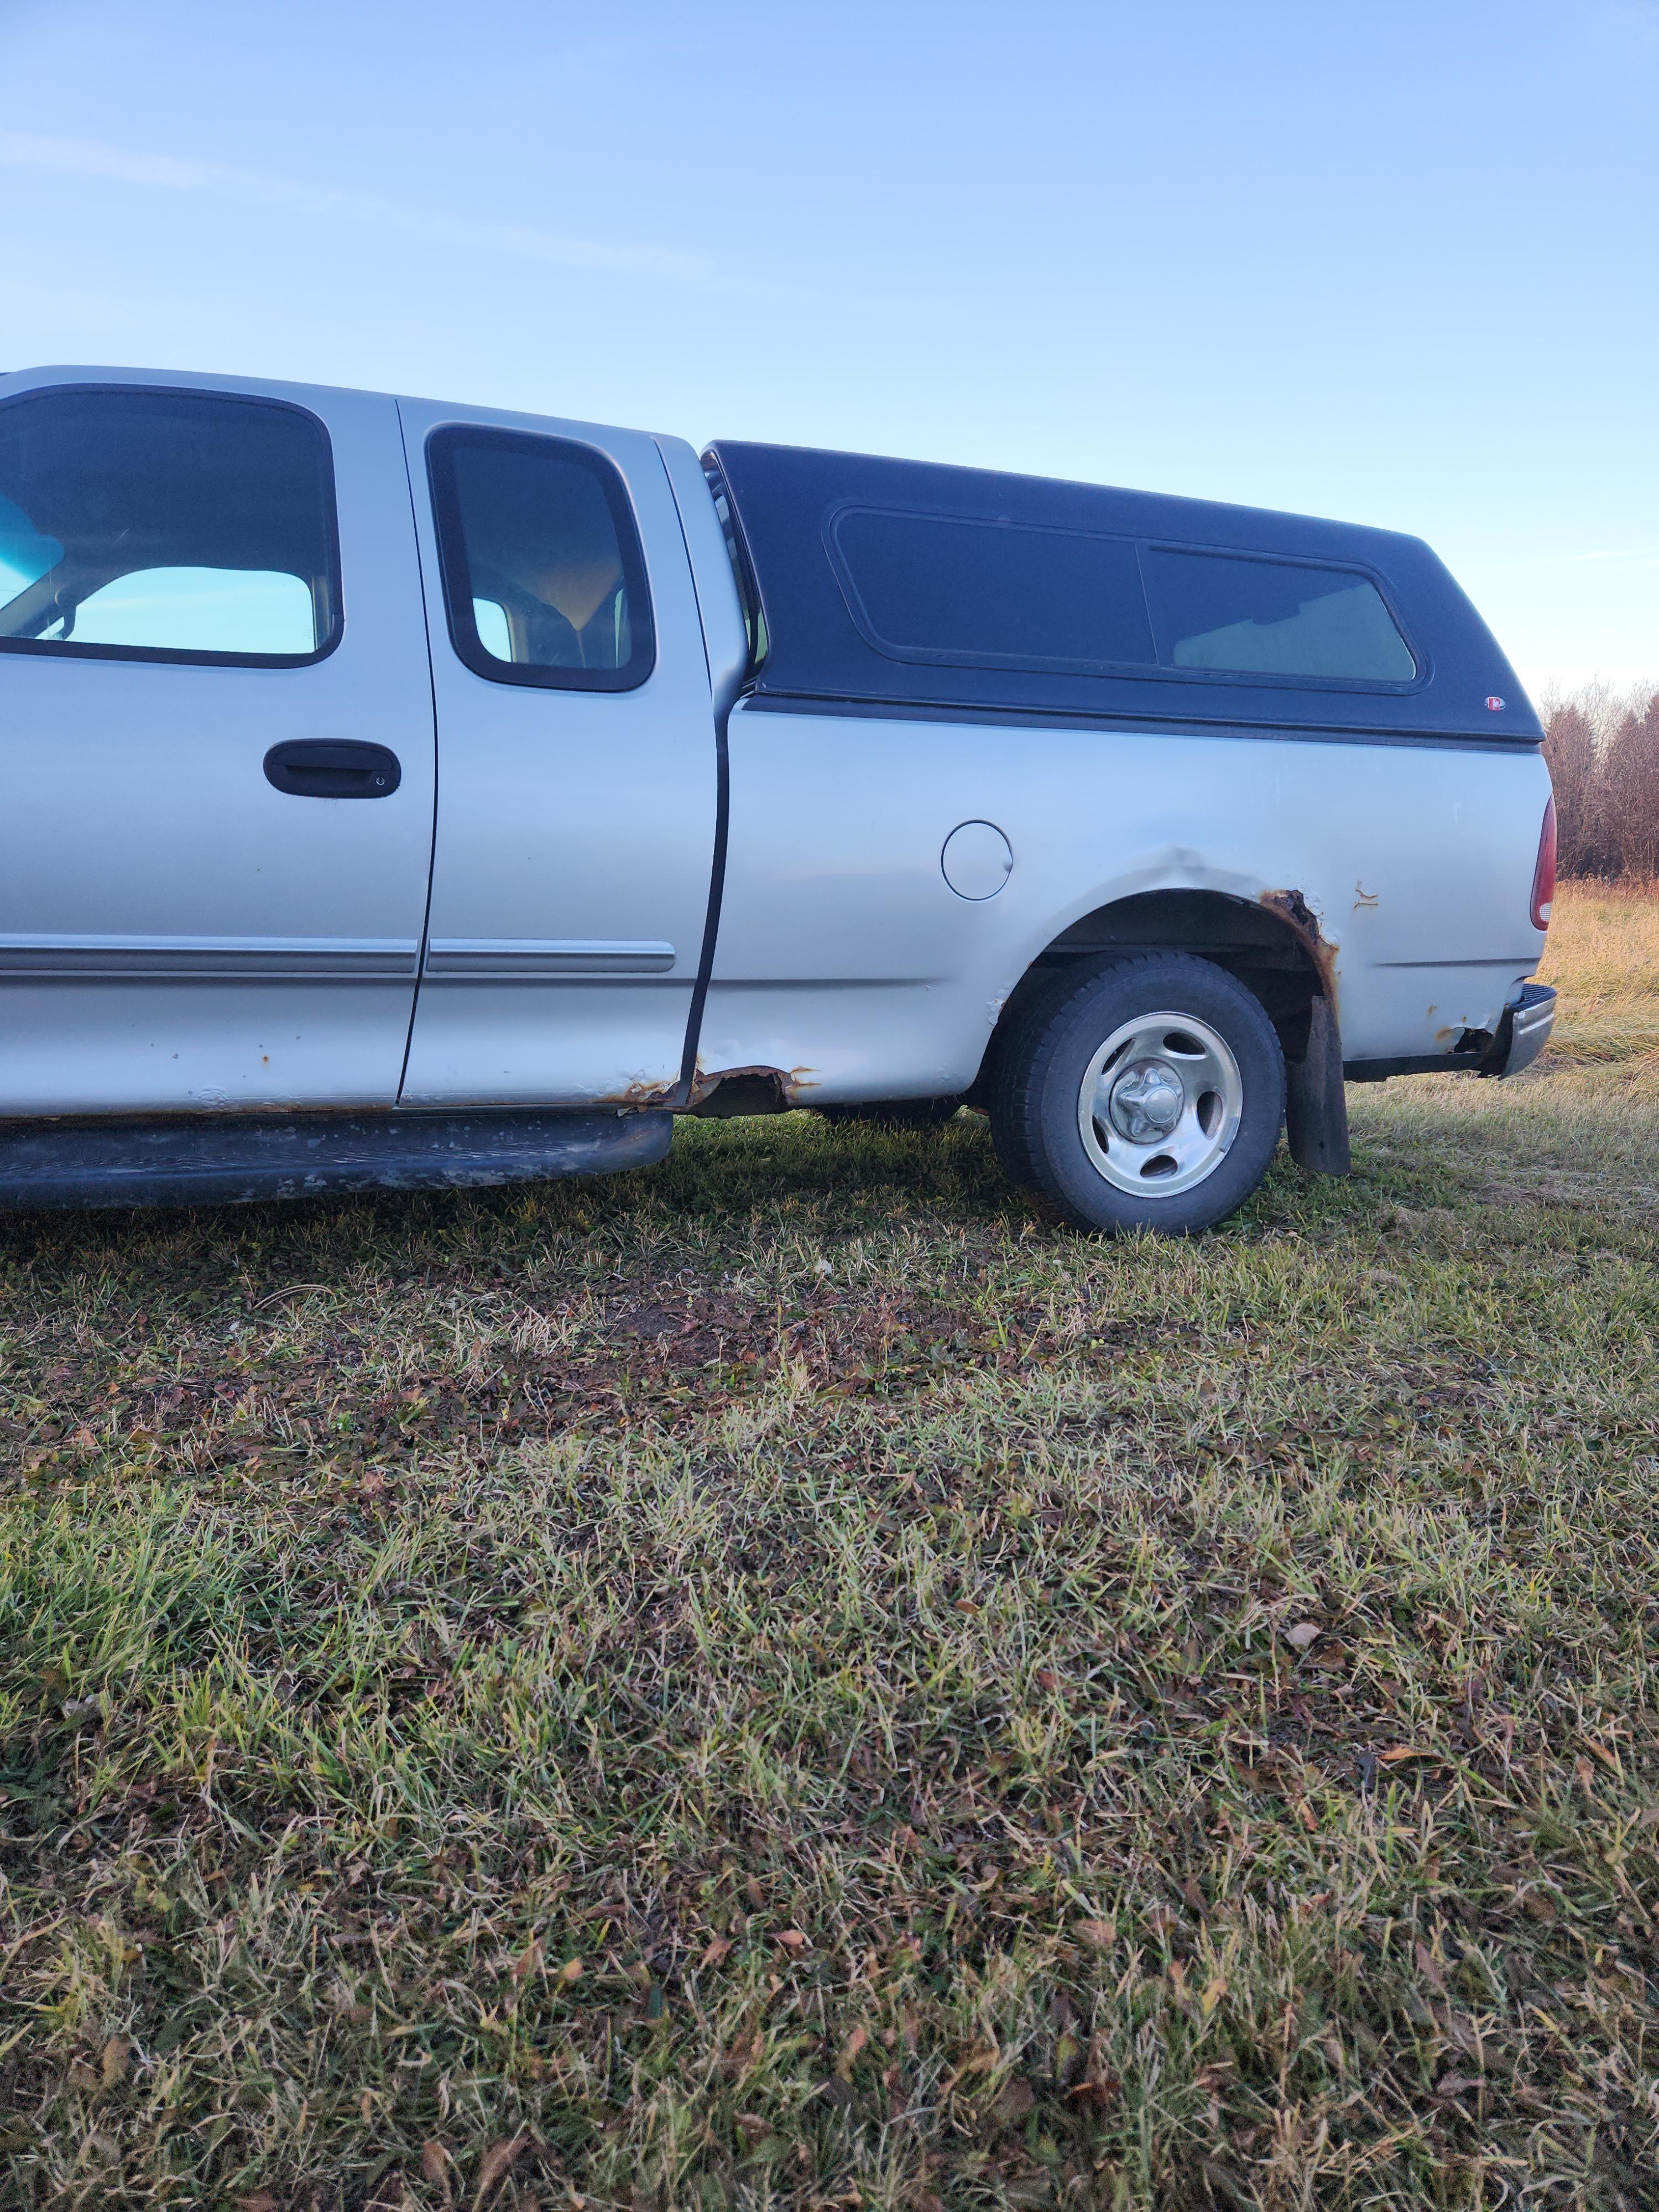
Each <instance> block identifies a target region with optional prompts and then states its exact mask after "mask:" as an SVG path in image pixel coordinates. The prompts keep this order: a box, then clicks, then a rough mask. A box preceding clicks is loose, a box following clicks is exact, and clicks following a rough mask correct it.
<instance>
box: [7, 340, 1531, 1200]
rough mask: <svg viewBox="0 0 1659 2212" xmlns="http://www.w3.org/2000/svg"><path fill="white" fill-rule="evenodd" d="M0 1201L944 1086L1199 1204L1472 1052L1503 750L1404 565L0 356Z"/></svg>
mask: <svg viewBox="0 0 1659 2212" xmlns="http://www.w3.org/2000/svg"><path fill="white" fill-rule="evenodd" d="M0 706H3V711H0V761H3V768H0V774H3V789H4V804H3V807H0V1203H4V1204H8V1205H11V1206H92V1205H126V1204H131V1203H142V1202H149V1201H156V1200H171V1201H181V1200H215V1201H220V1200H243V1199H256V1198H264V1197H275V1196H283V1195H291V1194H298V1193H302V1192H312V1191H328V1190H341V1189H362V1188H379V1187H386V1186H391V1187H399V1188H410V1187H417V1186H434V1185H452V1186H462V1185H471V1184H482V1183H491V1182H507V1181H513V1180H518V1179H532V1178H540V1177H544V1176H556V1175H565V1174H580V1173H594V1172H599V1171H602V1170H607V1169H613V1168H621V1167H629V1166H636V1165H641V1164H648V1163H650V1162H652V1161H654V1160H657V1159H659V1158H661V1157H662V1156H663V1155H664V1154H665V1152H666V1151H667V1149H668V1146H669V1143H670V1140H671V1133H672V1127H673V1116H674V1115H677V1114H701V1115H719V1114H754V1113H763V1112H777V1111H782V1110H785V1109H790V1108H795V1107H811V1108H813V1109H818V1110H820V1111H827V1112H830V1113H842V1114H864V1115H886V1116H888V1117H890V1118H894V1119H898V1120H910V1121H917V1122H921V1123H926V1122H927V1121H933V1120H935V1119H939V1118H942V1117H943V1116H945V1115H948V1114H951V1113H953V1112H954V1111H955V1110H956V1109H957V1107H958V1106H959V1105H961V1104H963V1103H967V1104H969V1105H970V1106H975V1107H978V1108H981V1109H983V1110H984V1111H985V1112H987V1114H988V1115H989V1118H990V1122H991V1128H992V1133H993V1136H994V1142H995V1145H996V1147H997V1152H998V1154H999V1156H1000V1159H1001V1160H1002V1162H1003V1164H1004V1165H1005V1167H1006V1170H1007V1171H1008V1173H1009V1174H1010V1176H1012V1177H1013V1178H1014V1180H1015V1181H1016V1182H1018V1183H1020V1184H1022V1185H1024V1187H1025V1188H1028V1189H1029V1190H1030V1191H1031V1192H1032V1193H1033V1194H1035V1195H1036V1197H1037V1199H1038V1200H1040V1201H1042V1202H1043V1203H1044V1204H1046V1206H1047V1207H1048V1210H1049V1211H1050V1212H1058V1213H1059V1214H1060V1215H1062V1216H1064V1217H1065V1218H1069V1219H1070V1220H1072V1221H1073V1222H1075V1223H1077V1224H1079V1225H1083V1226H1085V1227H1091V1228H1097V1229H1106V1230H1116V1229H1123V1228H1136V1227H1147V1228H1151V1229H1154V1230H1161V1231H1172V1232H1187V1231H1193V1230H1196V1229H1200V1228H1203V1227H1205V1226H1206V1225H1209V1224H1211V1223H1213V1222H1215V1221H1218V1220H1219V1219H1221V1218H1223V1217H1224V1216H1225V1215H1226V1214H1228V1213H1229V1212H1231V1211H1232V1210H1233V1209H1234V1208H1235V1207H1236V1206H1238V1205H1239V1204H1240V1202H1241V1201H1242V1200H1243V1199H1244V1198H1246V1197H1247V1196H1248V1195H1249V1193H1250V1192H1251V1191H1252V1190H1253V1189H1254V1188H1255V1185H1256V1184H1257V1182H1259V1181H1260V1179H1261V1176H1262V1174H1263V1173H1264V1171H1265V1170H1266V1168H1267V1164H1268V1161H1269V1159H1270V1158H1271V1157H1272V1155H1273V1150H1274V1148H1275V1146H1276V1145H1277V1144H1278V1141H1279V1135H1280V1133H1281V1131H1285V1133H1287V1136H1288V1141H1289V1145H1290V1149H1291V1153H1292V1155H1293V1156H1294V1157H1295V1158H1296V1159H1297V1161H1299V1162H1300V1163H1301V1164H1303V1165H1304V1167H1307V1168H1310V1169H1312V1170H1322V1171H1324V1172H1328V1173H1339V1174H1340V1173H1341V1172H1343V1171H1344V1170H1345V1169H1346V1164H1347V1133H1346V1115H1345V1109H1344V1095H1345V1094H1344V1088H1343V1085H1344V1078H1345V1076H1346V1079H1348V1080H1351V1081H1352V1080H1360V1081H1363V1080H1365V1079H1379V1078H1382V1077H1384V1076H1388V1075H1394V1074H1403V1073H1413V1072H1415V1071H1426V1070H1449V1069H1467V1070H1470V1071H1473V1072H1475V1073H1480V1074H1486V1075H1504V1074H1506V1073H1512V1072H1513V1071H1514V1070H1515V1069H1516V1068H1517V1067H1519V1066H1523V1065H1524V1064H1525V1063H1526V1062H1527V1061H1528V1060H1530V1059H1532V1058H1533V1057H1534V1055H1535V1054H1537V1052H1538V1051H1539V1050H1540V1048H1541V1046H1542V1044H1543V1042H1544V1039H1545V1036H1546V1035H1547V1030H1548V1027H1549V1023H1550V1018H1551V1014H1552V1011H1553V994H1551V993H1550V992H1548V991H1547V990H1546V989H1544V988H1542V987H1540V986H1538V985H1536V984H1534V983H1530V982H1529V981H1528V977H1529V976H1530V975H1531V974H1532V971H1533V969H1534V968H1535V966H1536V965H1537V963H1538V960H1539V957H1540V956H1541V952H1542V950H1543V945H1544V930H1545V926H1546V923H1547V919H1548V902H1549V898H1550V894H1551V888H1552V884H1551V878H1552V877H1553V816H1552V813H1551V808H1550V790H1549V779H1548V776H1547V772H1546V769H1545V767H1544V763H1543V761H1542V758H1541V753H1540V739H1541V732H1540V729H1539V726H1538V722H1537V720H1536V718H1535V716H1534V714H1533V712H1532V710H1531V708H1529V707H1528V704H1527V702H1526V701H1525V699H1524V698H1523V696H1522V693H1521V690H1520V687H1519V685H1518V684H1517V683H1516V678H1515V676H1514V674H1513V672H1512V671H1511V670H1510V667H1509V665H1508V664H1507V663H1506V661H1505V660H1504V656H1503V654H1502V653H1501V652H1500V651H1499V650H1498V647H1497V645H1496V644H1495V643H1494V641H1493V640H1492V636H1491V635H1490V634H1489V633H1488V631H1487V630H1486V628H1485V626H1484V625H1483V624H1482V623H1481V622H1480V618H1479V617H1478V616H1477V615H1476V614H1475V612H1474V609H1473V608H1472V607H1471V606H1470V605H1469V603H1468V600H1467V599H1465V598H1464V597H1463V595H1462V592H1460V591H1459V589H1458V588H1457V586H1456V585H1455V583H1454V582H1453V581H1452V580H1451V578H1450V577H1449V574H1447V572H1446V570H1445V569H1444V568H1443V567H1442V565H1441V564H1440V562H1438V561H1437V559H1436V558H1435V556H1434V555H1433V554H1432V553H1431V552H1430V551H1429V550H1428V549H1427V547H1426V546H1425V545H1424V544H1421V543H1420V542H1419V540H1417V539H1415V538H1405V537H1401V536H1398V535H1396V534H1395V533H1393V532H1385V531H1377V530H1367V529H1360V528H1357V527H1353V526H1348V525H1344V524H1337V523H1332V522H1323V521H1316V520H1309V519H1306V518H1304V517H1299V516H1294V515H1289V514H1280V513H1269V512H1265V511H1261V510H1257V509H1253V508H1247V507H1227V506H1219V505H1214V504H1211V503H1208V502H1206V501H1194V500H1186V499H1173V498H1165V497H1159V496H1155V495H1150V494H1146V493H1141V492H1131V491H1123V490H1115V489H1106V488H1103V487H1100V486H1096V485H1091V484H1079V483H1061V482H1055V481H1049V480H1047V479H1043V478H1038V477H1018V476H1005V475H998V474H994V473H991V472H988V471H980V470H973V469H960V468H948V467H940V466H933V465H924V464H921V463H915V462H908V461H897V460H884V459H871V458H868V457H865V456H860V455H852V454H842V453H820V452H813V451H808V450H803V449H799V448H791V447H776V446H763V445H752V444H726V443H721V444H720V445H717V446H714V447H711V448H710V449H709V450H708V452H707V453H704V454H703V455H702V457H701V458H699V456H698V455H697V454H696V452H695V451H694V450H693V448H692V447H690V446H688V445H684V444H683V443H681V442H680V441H678V440H677V439H672V438H659V437H652V436H648V435H646V434H644V433H643V432H641V431H636V430H618V429H609V428H599V427H596V426H595V425H593V424H592V423H585V422H562V421H557V420H554V419H550V418H543V417H540V416H524V415H512V414H504V413H502V412H501V411H499V410H491V409H487V408H478V407H454V406H444V405H439V404H435V403H433V402H431V401H428V400H411V399H398V398H387V397H380V396H377V395H374V394H370V393H366V392H343V391H331V390H322V389H312V388H310V387H301V386H295V385H289V384H279V383H270V382H264V381H260V380H242V379H235V378H228V377H218V376H196V375H179V374H172V373H167V374H155V373H144V372H142V371H137V370H129V369H118V370H110V369H94V368H52V369H37V370H29V371H26V372H23V373H21V374H14V375H8V376H3V377H0Z"/></svg>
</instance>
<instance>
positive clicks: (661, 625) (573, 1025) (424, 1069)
mask: <svg viewBox="0 0 1659 2212" xmlns="http://www.w3.org/2000/svg"><path fill="white" fill-rule="evenodd" d="M402 404H403V412H404V429H405V435H406V438H407V442H408V448H409V456H410V472H411V476H412V479H413V483H414V486H415V494H416V511H417V513H418V515H419V518H420V535H421V553H422V567H423V569H424V572H425V579H426V592H427V619H428V628H429V630H430V635H431V645H432V667H433V683H434V692H435V698H436V702H437V710H438V757H439V793H440V798H439V807H438V831H437V841H436V845H435V852H434V860H433V878H432V907H431V917H430V922H429V925H428V943H427V952H426V959H425V966H424V970H423V973H422V981H421V990H420V1000H419V1004H418V1006H417V1008H416V1017H415V1028H414V1035H413V1039H412V1042H411V1045H410V1057H409V1069H408V1073H407V1075H406V1077H405V1079H404V1094H403V1095H404V1103H406V1104H410V1105H437V1104H449V1103H481V1104H489V1103H509V1102H514V1101H523V1102H526V1103H550V1104H567V1103H568V1104H577V1103H592V1102H597V1101H608V1100H616V1101H617V1102H618V1103H640V1102H641V1101H642V1100H645V1099H647V1098H649V1097H652V1096H653V1095H655V1094H659V1093H661V1092H663V1091H667V1090H669V1089H670V1088H671V1086H672V1085H674V1084H675V1083H676V1082H677V1081H678V1078H679V1074H680V1063H681V1059H682V1055H683V1053H684V1043H685V1035H686V1025H687V1019H688V1016H689V1013H690V1005H691V994H692V986H693V984H694V982H695V981H696V974H697V967H698V960H699V956H700V952H701V948H702V935H703V930H704V925H705V921H706V918H707V915H708V899H709V886H710V879H711V875H712V870H713V862H714V817H715V750H714V713H713V708H712V705H711V700H710V689H709V678H708V664H707V661H706V659H705V657H704V653H703V644H702V625H701V623H700V620H699V616H698V608H697V600H696V592H695V590H694V588H693V585H692V580H691V573H690V562H689V561H688V558H687V555H686V550H685V542H684V536H683V534H682V531H681V527H680V521H679V516H678V510H677V508H676V506H675V502H674V496H673V493H672V490H671V487H670V483H669V480H668V476H667V472H666V470H665V465H664V462H663V458H662V455H661V454H660V453H659V451H658V449H657V447H656V445H655V443H654V442H653V440H651V439H650V438H648V437H646V436H644V435H639V434H636V433H634V432H629V431H623V430H600V429H595V428H592V427H591V426H588V425H584V424H577V423H562V422H544V421H539V420H536V419H533V418H526V417H524V416H495V415H486V414H483V413H481V412H476V411H465V412H458V411H457V410H453V409H442V408H439V407H436V406H433V405H431V404H422V403H415V402H409V401H404V403H402Z"/></svg>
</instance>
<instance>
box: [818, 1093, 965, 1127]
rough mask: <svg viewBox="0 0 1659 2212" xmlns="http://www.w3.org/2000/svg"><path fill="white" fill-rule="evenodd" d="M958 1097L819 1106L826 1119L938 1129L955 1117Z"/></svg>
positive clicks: (898, 1099)
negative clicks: (859, 1104) (861, 1104)
mask: <svg viewBox="0 0 1659 2212" xmlns="http://www.w3.org/2000/svg"><path fill="white" fill-rule="evenodd" d="M961 1103H962V1101H961V1099H960V1098H878V1099H872V1101H871V1102H870V1103H868V1104H867V1105H863V1106H819V1107H816V1108H815V1109H813V1110H814V1111H815V1112H816V1113H818V1114H821V1115H823V1119H824V1120H825V1121H862V1122H865V1123H866V1124H873V1125H874V1126H875V1127H877V1128H881V1129H942V1128H943V1127H944V1126H945V1123H946V1122H947V1121H954V1120H955V1119H956V1115H957V1108H958V1107H959V1106H960V1105H961Z"/></svg>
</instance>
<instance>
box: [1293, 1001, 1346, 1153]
mask: <svg viewBox="0 0 1659 2212" xmlns="http://www.w3.org/2000/svg"><path fill="white" fill-rule="evenodd" d="M1285 1142H1286V1143H1287V1144H1288V1145H1289V1146H1290V1148H1291V1158H1292V1159H1293V1160H1294V1161H1295V1162H1296V1164H1297V1167H1299V1168H1305V1169H1306V1170H1307V1171H1308V1173H1309V1174H1310V1175H1328V1176H1345V1175H1346V1174H1347V1173H1348V1172H1349V1170H1350V1169H1351V1168H1352V1164H1353V1163H1352V1160H1351V1158H1349V1154H1348V1099H1347V1093H1346V1091H1344V1089H1343V1087H1342V1041H1341V1038H1340V1036H1338V1034H1337V1026H1336V1019H1335V1017H1334V1015H1333V1013H1332V1012H1331V1002H1330V1000H1328V999H1323V998H1320V999H1316V1000H1314V1002H1313V1014H1312V1019H1311V1020H1310V1023H1309V1025H1308V1051H1307V1056H1306V1058H1305V1059H1303V1060H1292V1061H1289V1062H1287V1063H1286V1066H1285Z"/></svg>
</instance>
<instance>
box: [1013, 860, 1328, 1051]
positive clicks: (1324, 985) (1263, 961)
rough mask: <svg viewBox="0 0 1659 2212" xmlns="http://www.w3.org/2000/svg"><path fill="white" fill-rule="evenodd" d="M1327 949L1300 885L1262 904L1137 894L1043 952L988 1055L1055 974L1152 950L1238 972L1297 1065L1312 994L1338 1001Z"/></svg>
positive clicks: (1202, 894) (1194, 894)
mask: <svg viewBox="0 0 1659 2212" xmlns="http://www.w3.org/2000/svg"><path fill="white" fill-rule="evenodd" d="M1333 950H1334V948H1333V947H1332V946H1330V945H1327V944H1326V943H1325V941H1324V939H1322V937H1321V936H1320V933H1319V925H1318V923H1317V921H1316V919H1315V917H1314V915H1312V914H1311V913H1310V910H1309V908H1308V906H1307V903H1306V902H1305V901H1304V898H1303V896H1302V895H1301V893H1300V892H1299V891H1270V892H1267V893H1266V894H1264V896H1263V897H1262V898H1261V899H1260V900H1251V899H1243V898H1230V897H1228V896H1227V895H1226V894H1225V892H1222V891H1184V890H1170V891H1139V892H1137V893H1136V894H1135V895H1134V896H1133V897H1131V898H1124V899H1115V900H1114V901H1113V902H1112V903H1111V904H1110V905H1109V906H1102V907H1097V908H1095V910H1094V912H1093V913H1092V914H1085V915H1084V916H1083V917H1082V919H1081V920H1080V921H1074V922H1073V924H1072V926H1071V927H1070V928H1069V929H1066V930H1062V931H1061V933H1060V935H1059V936H1058V937H1056V938H1055V939H1054V941H1053V943H1052V944H1050V945H1046V946H1045V947H1044V948H1043V950H1042V951H1041V952H1040V953H1039V954H1038V955H1037V957H1036V959H1035V960H1034V961H1033V962H1032V963H1031V965H1030V967H1029V968H1028V969H1026V971H1025V973H1024V975H1022V976H1021V978H1020V980H1019V981H1018V984H1016V986H1015V987H1014V989H1013V990H1012V992H1011V993H1010V994H1009V996H1008V999H1007V1000H1006V1003H1005V1005H1004V1006H1003V1009H1002V1012H1001V1014H1000V1017H999V1018H998V1022H997V1026H996V1029H995V1030H994V1033H993V1035H992V1039H991V1047H990V1048H987V1055H986V1057H987V1061H988V1060H989V1057H990V1051H991V1049H994V1047H995V1044H996V1041H997V1038H998V1037H1000V1036H1003V1035H1004V1034H1006V1030H1007V1029H1008V1026H1009V1024H1010V1021H1011V1019H1012V1018H1017V1017H1018V1012H1019V1010H1020V1009H1021V1007H1022V1006H1024V1005H1025V1004H1026V1003H1027V1001H1028V1000H1030V997H1031V995H1032V994H1033V993H1034V992H1036V991H1039V990H1041V989H1042V988H1043V987H1044V986H1045V985H1046V984H1047V983H1048V981H1049V980H1050V978H1051V977H1052V976H1053V975H1054V974H1055V972H1056V971H1057V970H1059V969H1063V968H1068V967H1072V966H1074V965H1075V964H1076V963H1077V962H1079V960H1086V959H1089V958H1091V957H1092V956H1093V955H1095V954H1097V953H1100V952H1115V951H1162V952H1191V953H1195V954H1196V955H1197V957H1199V958H1200V960H1212V961H1214V963H1215V964H1216V966H1217V967H1218V968H1225V969H1226V970H1227V972H1228V974H1229V975H1236V976H1237V978H1238V981H1240V982H1241V983H1243V985H1244V986H1245V987H1246V989H1247V990H1249V991H1252V992H1254V993H1255V996H1256V997H1257V998H1258V999H1259V1000H1261V1004H1262V1006H1263V1008H1264V1009H1265V1011H1266V1012H1267V1018H1268V1020H1269V1021H1271V1022H1272V1024H1273V1027H1274V1029H1275V1030H1277V1031H1278V1032H1279V1042H1280V1044H1281V1045H1282V1046H1283V1048H1284V1051H1285V1059H1286V1060H1289V1061H1290V1062H1291V1063H1292V1064H1293V1065H1296V1064H1299V1063H1300V1062H1301V1061H1302V1060H1304V1059H1305V1058H1306V1057H1307V1051H1308V1033H1309V1027H1310V1022H1311V1019H1312V1012H1313V1002H1314V1000H1316V999H1318V998H1328V999H1331V1000H1333V1003H1334V996H1335V994H1334V987H1333V983H1332V976H1331V969H1330V955H1331V953H1332V951H1333ZM975 1087H977V1086H975ZM970 1095H971V1094H970Z"/></svg>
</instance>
